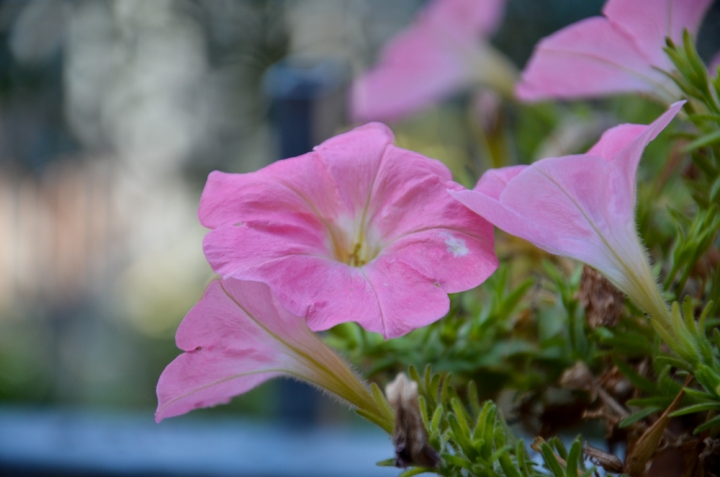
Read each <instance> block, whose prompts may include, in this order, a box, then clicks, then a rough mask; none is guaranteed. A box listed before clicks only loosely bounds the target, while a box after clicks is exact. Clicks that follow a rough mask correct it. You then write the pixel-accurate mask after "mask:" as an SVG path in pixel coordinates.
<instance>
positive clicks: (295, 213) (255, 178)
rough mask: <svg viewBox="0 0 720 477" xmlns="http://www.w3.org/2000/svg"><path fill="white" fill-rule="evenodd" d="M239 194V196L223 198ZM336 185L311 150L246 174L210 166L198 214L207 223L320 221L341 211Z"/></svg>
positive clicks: (313, 223) (211, 225)
mask: <svg viewBox="0 0 720 477" xmlns="http://www.w3.org/2000/svg"><path fill="white" fill-rule="evenodd" d="M228 197H242V200H234V201H229V200H227V198H228ZM338 199H339V197H338V191H337V188H336V186H335V183H334V182H333V180H332V177H331V176H330V174H329V172H328V170H327V168H326V167H325V164H324V163H323V162H322V160H321V159H320V157H319V156H318V155H317V154H315V153H309V154H305V155H303V156H299V157H296V158H293V159H285V160H282V161H277V162H275V163H273V164H271V165H269V166H267V167H265V168H263V169H262V170H261V171H258V172H254V173H249V174H226V173H223V172H218V171H215V172H211V173H210V175H209V176H208V180H207V183H206V184H205V188H204V189H203V194H202V197H201V199H200V210H199V212H198V216H199V218H200V223H201V224H203V225H204V226H205V227H209V228H215V227H218V226H220V225H223V224H237V223H239V222H242V221H247V220H257V219H261V220H267V221H275V222H279V223H284V224H307V225H309V226H310V227H320V226H321V223H322V222H323V221H328V220H333V219H334V218H335V217H337V215H338V214H339V212H340V205H341V202H340V201H339V200H338Z"/></svg>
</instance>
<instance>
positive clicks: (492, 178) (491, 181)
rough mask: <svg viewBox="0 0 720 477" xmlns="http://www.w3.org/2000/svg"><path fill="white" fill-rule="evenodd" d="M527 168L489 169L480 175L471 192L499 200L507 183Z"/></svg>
mask: <svg viewBox="0 0 720 477" xmlns="http://www.w3.org/2000/svg"><path fill="white" fill-rule="evenodd" d="M527 167H528V166H509V167H503V168H501V169H490V170H489V171H487V172H485V174H483V175H482V177H481V178H480V180H479V181H478V183H477V185H476V186H475V188H474V189H473V190H476V191H478V192H481V193H483V194H485V195H487V196H488V197H491V198H493V199H495V200H497V199H499V198H500V194H502V191H504V190H505V187H507V185H508V183H509V182H510V181H511V180H513V179H514V178H515V177H516V176H517V175H518V174H520V173H521V172H522V171H524V170H525V169H526V168H527Z"/></svg>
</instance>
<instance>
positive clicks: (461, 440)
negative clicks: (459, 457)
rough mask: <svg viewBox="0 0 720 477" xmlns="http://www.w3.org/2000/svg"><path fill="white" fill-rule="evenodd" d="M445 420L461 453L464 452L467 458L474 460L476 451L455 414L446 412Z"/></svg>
mask: <svg viewBox="0 0 720 477" xmlns="http://www.w3.org/2000/svg"><path fill="white" fill-rule="evenodd" d="M447 422H448V424H449V425H450V428H451V429H452V432H453V436H452V437H454V440H455V442H456V443H457V444H458V445H459V446H460V449H461V450H462V452H463V454H465V456H466V457H467V458H468V459H470V460H474V459H475V458H476V457H477V452H476V451H475V448H474V447H473V445H472V442H470V436H469V435H468V434H465V433H464V432H463V428H462V426H461V425H460V423H459V422H458V418H457V416H455V414H452V413H451V414H448V415H447Z"/></svg>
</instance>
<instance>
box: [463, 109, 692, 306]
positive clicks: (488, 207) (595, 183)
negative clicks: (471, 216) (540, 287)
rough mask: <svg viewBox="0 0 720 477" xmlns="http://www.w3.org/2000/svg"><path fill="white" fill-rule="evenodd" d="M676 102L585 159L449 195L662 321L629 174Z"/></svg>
mask: <svg viewBox="0 0 720 477" xmlns="http://www.w3.org/2000/svg"><path fill="white" fill-rule="evenodd" d="M683 104H684V101H682V102H678V103H675V104H673V105H672V106H671V107H670V109H669V110H668V111H667V112H665V113H664V114H663V115H662V116H660V117H659V118H658V119H657V120H655V121H654V122H653V123H652V124H650V125H649V126H644V125H637V124H624V125H621V126H617V127H614V128H612V129H610V130H608V131H606V132H605V134H603V136H602V138H600V141H599V142H598V143H597V144H595V146H593V147H592V148H591V149H590V151H588V153H587V154H580V155H575V156H564V157H554V158H548V159H543V160H540V161H538V162H536V163H534V164H532V165H531V166H514V167H506V168H502V169H495V170H490V171H488V172H486V173H485V174H484V175H483V176H482V177H481V178H480V181H479V182H478V183H477V185H476V186H475V189H474V190H472V191H467V190H466V191H454V190H453V191H450V194H451V195H452V196H453V197H455V198H456V199H457V200H459V201H460V202H462V203H463V204H465V205H466V206H468V207H469V208H470V209H471V210H473V211H475V212H476V213H478V214H479V215H481V216H482V217H484V218H486V219H487V220H488V221H490V222H491V223H493V224H494V225H495V226H497V227H499V228H501V229H502V230H504V231H505V232H507V233H509V234H512V235H516V236H518V237H521V238H524V239H525V240H528V241H530V242H532V243H533V244H535V245H536V246H538V247H540V248H541V249H543V250H546V251H548V252H550V253H553V254H557V255H563V256H565V257H570V258H574V259H576V260H579V261H581V262H584V263H586V264H588V265H590V266H592V267H594V268H595V269H597V270H598V271H599V272H601V273H602V274H603V275H605V276H606V277H607V278H608V279H609V280H610V281H611V282H612V283H613V284H614V285H615V286H616V287H617V288H619V289H620V290H621V291H623V292H624V293H626V294H627V295H628V296H629V297H630V298H631V299H633V300H634V301H635V302H636V303H637V304H638V305H640V306H641V307H642V308H644V309H645V311H647V312H648V313H650V314H651V315H653V316H654V317H657V319H658V320H666V319H667V320H669V315H668V310H667V306H666V305H665V302H664V301H663V299H662V297H661V296H660V292H659V290H658V288H657V285H656V283H655V278H654V277H653V274H652V271H651V270H650V266H649V264H648V261H647V256H646V253H645V250H644V249H643V246H642V244H641V243H640V238H639V237H638V235H637V231H636V228H635V198H636V182H635V173H636V171H637V166H638V163H639V162H640V158H641V156H642V153H643V150H644V149H645V146H646V145H647V144H648V143H649V142H650V141H651V140H652V139H654V138H655V136H657V135H658V134H659V133H660V131H662V130H663V129H664V128H665V126H667V125H668V123H670V121H671V120H672V119H673V117H675V115H676V114H677V113H678V111H679V110H680V108H681V107H682V105H683Z"/></svg>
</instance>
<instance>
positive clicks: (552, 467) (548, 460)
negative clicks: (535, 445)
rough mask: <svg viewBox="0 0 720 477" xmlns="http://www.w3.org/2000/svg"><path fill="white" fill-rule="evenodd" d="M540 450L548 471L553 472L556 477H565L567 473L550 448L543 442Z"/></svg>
mask: <svg viewBox="0 0 720 477" xmlns="http://www.w3.org/2000/svg"><path fill="white" fill-rule="evenodd" d="M540 450H541V453H542V456H543V461H544V462H545V466H546V467H547V468H548V470H549V471H550V472H552V474H553V475H554V476H555V477H565V472H563V469H562V466H561V465H560V462H558V460H557V457H556V456H555V453H554V452H553V451H552V449H551V448H550V446H549V445H547V444H546V443H545V442H543V443H542V444H541V445H540Z"/></svg>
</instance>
